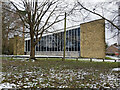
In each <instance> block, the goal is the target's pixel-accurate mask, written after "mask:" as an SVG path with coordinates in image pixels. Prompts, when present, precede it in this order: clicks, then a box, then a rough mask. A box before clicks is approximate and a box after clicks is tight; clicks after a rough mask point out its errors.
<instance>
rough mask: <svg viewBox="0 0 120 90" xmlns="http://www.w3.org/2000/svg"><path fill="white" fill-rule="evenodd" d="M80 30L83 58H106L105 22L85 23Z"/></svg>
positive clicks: (101, 20)
mask: <svg viewBox="0 0 120 90" xmlns="http://www.w3.org/2000/svg"><path fill="white" fill-rule="evenodd" d="M80 28H81V29H80V30H81V33H80V40H81V41H80V44H81V47H80V48H81V57H88V58H105V21H104V20H103V19H99V20H95V21H92V22H88V23H84V24H81V25H80Z"/></svg>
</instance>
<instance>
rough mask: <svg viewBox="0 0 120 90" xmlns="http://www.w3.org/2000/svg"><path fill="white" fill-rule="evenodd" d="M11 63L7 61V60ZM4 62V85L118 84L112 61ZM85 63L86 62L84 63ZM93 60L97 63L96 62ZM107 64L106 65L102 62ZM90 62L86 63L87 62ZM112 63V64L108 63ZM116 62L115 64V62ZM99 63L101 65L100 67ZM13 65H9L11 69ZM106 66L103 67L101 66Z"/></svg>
mask: <svg viewBox="0 0 120 90" xmlns="http://www.w3.org/2000/svg"><path fill="white" fill-rule="evenodd" d="M6 63H7V62H6ZM6 63H4V64H5V65H4V64H3V71H4V72H3V73H2V77H3V78H2V80H1V83H0V88H31V87H34V88H46V87H51V88H52V87H53V88H117V87H119V83H118V75H119V73H117V72H112V69H111V68H109V67H115V65H116V64H115V63H114V64H115V65H113V64H111V63H107V64H106V63H105V64H104V63H96V62H86V61H85V62H76V61H72V63H71V62H70V61H68V62H60V61H52V62H51V61H48V62H47V61H37V62H30V61H28V62H24V61H22V62H19V61H18V62H17V61H15V62H9V63H10V64H9V63H7V66H6ZM81 63H82V64H81ZM92 63H93V64H92ZM102 64H104V65H105V67H103V66H104V65H103V66H102ZM85 65H86V66H85ZM107 65H108V66H107ZM112 65H113V66H112ZM96 66H97V67H96ZM8 67H9V69H8ZM101 68H102V69H101Z"/></svg>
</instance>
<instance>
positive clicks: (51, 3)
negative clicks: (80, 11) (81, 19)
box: [11, 0, 67, 59]
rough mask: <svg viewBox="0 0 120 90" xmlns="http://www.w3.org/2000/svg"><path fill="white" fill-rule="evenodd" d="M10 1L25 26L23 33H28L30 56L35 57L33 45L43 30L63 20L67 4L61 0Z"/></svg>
mask: <svg viewBox="0 0 120 90" xmlns="http://www.w3.org/2000/svg"><path fill="white" fill-rule="evenodd" d="M11 3H12V5H13V6H14V8H15V11H16V12H17V14H18V15H19V17H20V19H21V20H22V22H23V24H24V26H25V28H26V29H25V31H24V33H28V34H30V39H31V45H30V46H31V51H30V58H31V59H35V45H36V44H37V43H38V42H39V41H40V40H41V38H42V35H43V33H44V32H47V31H48V30H49V29H50V28H51V27H52V26H53V25H55V24H56V23H58V22H61V21H63V20H64V13H65V12H64V10H65V9H66V8H67V5H65V4H63V1H62V0H40V1H39V0H20V2H19V3H18V4H17V3H15V2H12V1H11Z"/></svg>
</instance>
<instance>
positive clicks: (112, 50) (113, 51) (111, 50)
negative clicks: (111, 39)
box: [106, 43, 120, 56]
mask: <svg viewBox="0 0 120 90" xmlns="http://www.w3.org/2000/svg"><path fill="white" fill-rule="evenodd" d="M119 47H120V46H119V45H117V43H115V44H113V45H111V46H109V47H108V48H107V49H106V54H107V55H116V56H118V55H120V49H119Z"/></svg>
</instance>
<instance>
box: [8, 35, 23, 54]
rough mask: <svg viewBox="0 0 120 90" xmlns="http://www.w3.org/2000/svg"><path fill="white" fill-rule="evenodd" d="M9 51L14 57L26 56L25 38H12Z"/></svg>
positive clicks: (16, 36)
mask: <svg viewBox="0 0 120 90" xmlns="http://www.w3.org/2000/svg"><path fill="white" fill-rule="evenodd" d="M9 50H10V52H11V53H12V54H14V55H24V38H23V37H20V36H18V35H15V36H14V38H11V39H10V46H9Z"/></svg>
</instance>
